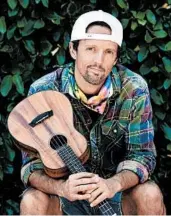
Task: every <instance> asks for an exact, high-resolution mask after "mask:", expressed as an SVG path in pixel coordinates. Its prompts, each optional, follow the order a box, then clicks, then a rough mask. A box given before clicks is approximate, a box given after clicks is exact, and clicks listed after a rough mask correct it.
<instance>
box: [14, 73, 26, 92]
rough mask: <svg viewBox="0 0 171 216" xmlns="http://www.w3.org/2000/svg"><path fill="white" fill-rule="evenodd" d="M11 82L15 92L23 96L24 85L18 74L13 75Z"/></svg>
mask: <svg viewBox="0 0 171 216" xmlns="http://www.w3.org/2000/svg"><path fill="white" fill-rule="evenodd" d="M12 81H13V83H14V84H15V86H16V89H17V92H18V93H20V94H21V95H23V96H24V84H23V80H22V78H21V76H20V74H19V73H16V74H15V75H13V77H12Z"/></svg>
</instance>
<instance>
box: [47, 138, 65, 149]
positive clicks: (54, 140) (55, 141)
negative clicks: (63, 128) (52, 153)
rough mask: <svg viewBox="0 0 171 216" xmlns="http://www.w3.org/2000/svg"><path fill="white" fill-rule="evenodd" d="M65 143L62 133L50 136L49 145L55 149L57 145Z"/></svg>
mask: <svg viewBox="0 0 171 216" xmlns="http://www.w3.org/2000/svg"><path fill="white" fill-rule="evenodd" d="M66 143H67V139H66V137H65V136H63V135H55V136H54V137H52V139H51V141H50V146H51V148H52V149H54V150H57V149H58V148H59V147H61V146H63V145H65V144H66Z"/></svg>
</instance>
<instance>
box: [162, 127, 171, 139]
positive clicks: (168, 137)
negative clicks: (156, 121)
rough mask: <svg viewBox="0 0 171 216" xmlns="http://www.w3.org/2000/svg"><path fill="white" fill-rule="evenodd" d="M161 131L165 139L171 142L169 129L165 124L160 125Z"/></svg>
mask: <svg viewBox="0 0 171 216" xmlns="http://www.w3.org/2000/svg"><path fill="white" fill-rule="evenodd" d="M161 129H162V130H163V132H164V136H165V138H166V139H168V140H170V141H171V127H169V125H168V124H167V123H164V124H162V125H161Z"/></svg>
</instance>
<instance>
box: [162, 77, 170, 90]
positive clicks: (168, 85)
mask: <svg viewBox="0 0 171 216" xmlns="http://www.w3.org/2000/svg"><path fill="white" fill-rule="evenodd" d="M170 86H171V80H170V79H166V80H165V81H164V83H163V87H164V89H168V88H169V87H170Z"/></svg>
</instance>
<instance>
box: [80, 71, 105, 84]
mask: <svg viewBox="0 0 171 216" xmlns="http://www.w3.org/2000/svg"><path fill="white" fill-rule="evenodd" d="M83 77H84V79H85V81H86V82H88V83H90V84H92V85H100V84H102V83H104V80H105V73H104V72H101V73H98V74H97V75H95V74H92V73H91V72H90V71H89V70H88V69H87V70H86V73H85V74H84V75H83Z"/></svg>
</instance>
